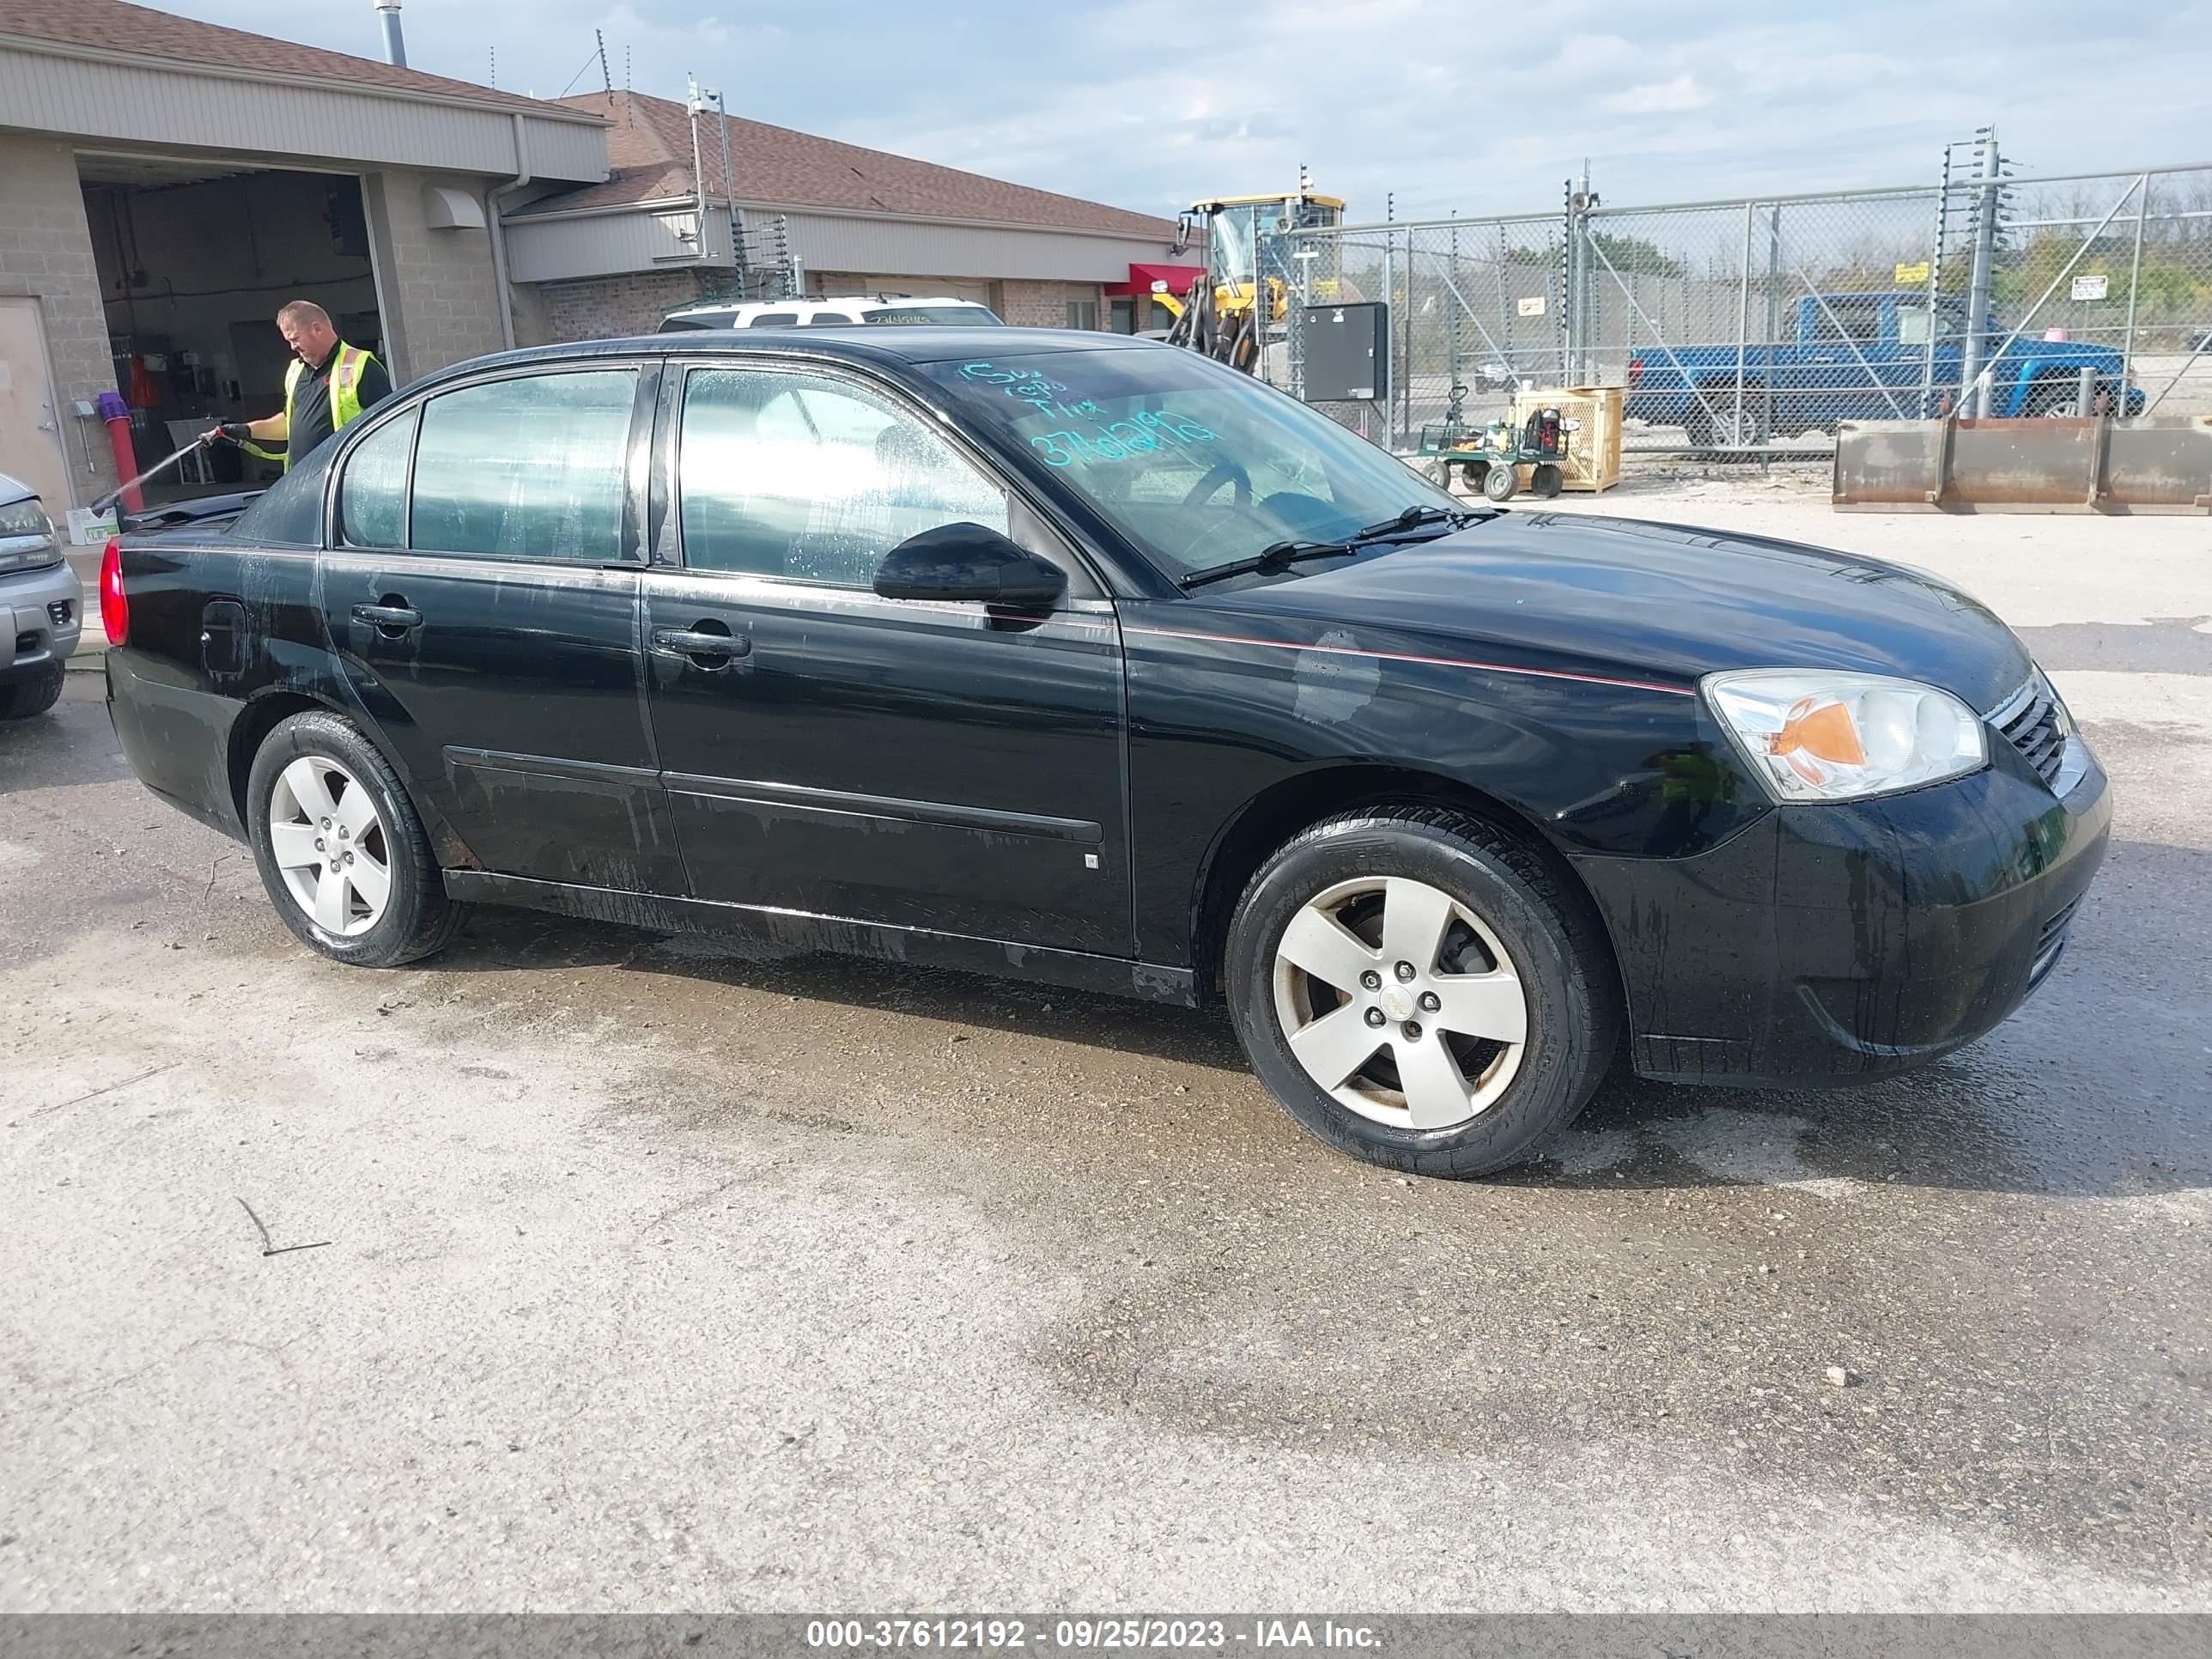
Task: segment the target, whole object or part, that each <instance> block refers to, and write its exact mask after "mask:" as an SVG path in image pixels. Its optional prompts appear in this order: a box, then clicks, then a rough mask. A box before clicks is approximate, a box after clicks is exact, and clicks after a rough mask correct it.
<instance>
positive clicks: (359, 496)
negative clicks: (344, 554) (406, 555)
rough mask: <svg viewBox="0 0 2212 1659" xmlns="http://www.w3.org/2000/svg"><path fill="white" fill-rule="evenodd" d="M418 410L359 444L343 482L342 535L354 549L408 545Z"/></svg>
mask: <svg viewBox="0 0 2212 1659" xmlns="http://www.w3.org/2000/svg"><path fill="white" fill-rule="evenodd" d="M415 422H416V411H414V410H409V411H408V412H407V413H406V414H404V415H403V416H400V417H399V418H398V420H396V421H391V422H386V424H385V425H383V426H382V427H380V428H378V429H377V430H376V431H374V432H373V433H371V434H370V435H368V437H366V438H364V439H362V441H361V442H360V443H359V444H357V445H356V446H355V447H354V452H353V453H352V454H351V455H350V456H349V457H348V458H347V460H346V468H345V473H344V476H343V477H341V478H340V479H339V480H338V539H339V540H340V541H341V542H343V543H344V544H346V545H347V546H349V547H404V546H406V545H407V463H408V461H409V460H410V459H411V458H412V457H413V455H414V453H415Z"/></svg>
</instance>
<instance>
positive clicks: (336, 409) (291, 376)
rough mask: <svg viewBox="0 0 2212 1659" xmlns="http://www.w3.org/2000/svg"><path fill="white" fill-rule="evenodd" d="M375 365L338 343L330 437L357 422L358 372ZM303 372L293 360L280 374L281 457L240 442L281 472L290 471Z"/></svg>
mask: <svg viewBox="0 0 2212 1659" xmlns="http://www.w3.org/2000/svg"><path fill="white" fill-rule="evenodd" d="M375 361H376V360H375V359H374V357H373V356H370V355H369V354H368V352H366V351H363V350H362V349H361V348H360V347H359V346H349V345H348V344H347V343H345V342H344V341H343V340H341V341H339V342H338V349H337V360H336V362H333V363H332V364H331V431H332V432H333V433H339V432H343V431H344V430H345V429H346V424H347V422H349V421H356V420H358V419H360V418H361V371H362V368H363V367H364V366H365V365H367V364H368V363H372V362H375ZM306 373H307V364H305V363H303V362H301V361H300V360H299V359H298V358H297V357H295V358H294V359H293V360H292V367H291V368H289V369H287V370H285V371H284V430H285V434H286V436H285V440H284V453H283V454H282V455H275V454H271V453H270V452H269V451H268V450H265V449H264V448H262V447H260V446H259V445H258V444H256V443H254V442H252V441H251V440H247V441H243V442H241V443H240V445H239V447H240V448H241V449H243V450H245V451H246V453H248V454H250V455H258V456H259V457H260V458H261V459H263V460H264V461H281V462H282V463H283V465H284V469H285V471H290V470H291V467H292V440H291V437H290V433H291V430H292V399H293V398H294V396H295V394H296V393H297V392H298V391H299V389H300V377H301V375H303V374H306Z"/></svg>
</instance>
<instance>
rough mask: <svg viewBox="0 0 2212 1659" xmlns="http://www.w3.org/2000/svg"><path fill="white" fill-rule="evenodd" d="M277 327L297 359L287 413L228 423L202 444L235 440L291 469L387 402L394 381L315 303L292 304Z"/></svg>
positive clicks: (288, 382) (287, 384)
mask: <svg viewBox="0 0 2212 1659" xmlns="http://www.w3.org/2000/svg"><path fill="white" fill-rule="evenodd" d="M276 326H277V328H278V330H279V331H281V332H282V333H283V336H284V343H285V344H286V345H288V346H289V347H290V348H291V349H292V356H293V358H294V362H293V364H292V367H291V368H290V369H289V370H288V371H287V372H286V374H285V376H284V410H283V413H282V414H279V415H267V416H263V417H262V418H261V419H260V420H258V421H226V422H224V423H223V424H222V425H221V426H218V427H210V428H209V429H208V430H207V431H205V432H203V433H202V434H200V441H201V442H202V443H204V444H211V443H213V442H214V441H216V439H217V438H228V439H231V440H233V441H235V442H236V443H237V444H238V446H239V447H240V448H241V449H244V450H245V451H246V453H248V454H252V455H258V456H260V457H261V458H262V459H264V460H267V461H282V462H283V464H284V467H285V470H286V471H290V470H291V468H292V466H293V465H295V463H297V462H300V461H303V460H305V459H307V456H308V454H309V453H311V452H312V451H313V449H314V447H315V446H316V445H317V444H319V443H320V442H322V441H323V440H324V439H325V438H328V437H331V436H332V435H335V434H337V433H338V432H342V431H343V430H344V429H345V428H346V427H348V426H349V425H350V424H351V423H352V422H355V421H356V420H358V419H360V418H361V416H362V411H363V410H369V409H374V407H375V406H376V405H377V404H380V403H382V402H383V401H384V400H385V399H386V398H389V397H390V396H391V395H392V377H391V376H390V375H389V374H386V373H385V372H384V365H383V364H382V363H380V362H377V361H376V359H375V358H374V357H372V356H369V354H368V352H366V351H363V350H362V349H361V348H360V347H359V346H349V345H348V344H347V343H345V342H344V341H343V340H341V339H339V338H338V331H337V329H335V328H333V327H332V326H331V313H329V312H327V311H325V310H324V309H323V308H322V307H320V306H319V305H317V304H316V303H315V302H314V301H313V300H295V301H292V303H291V304H289V305H288V306H286V307H284V308H283V310H282V311H280V312H278V313H276ZM264 442H265V443H281V444H283V446H284V447H283V452H282V453H278V452H276V451H273V450H267V449H264V448H262V447H261V445H262V444H263V443H264Z"/></svg>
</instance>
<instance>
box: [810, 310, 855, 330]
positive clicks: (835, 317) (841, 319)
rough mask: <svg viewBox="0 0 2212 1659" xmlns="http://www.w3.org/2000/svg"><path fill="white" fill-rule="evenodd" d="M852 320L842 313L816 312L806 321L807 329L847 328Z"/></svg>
mask: <svg viewBox="0 0 2212 1659" xmlns="http://www.w3.org/2000/svg"><path fill="white" fill-rule="evenodd" d="M852 324H853V319H851V318H850V317H848V316H847V315H846V314H845V313H843V312H842V311H817V312H816V313H814V314H813V315H812V316H811V317H809V318H808V319H806V325H807V327H809V328H849V327H851V326H852Z"/></svg>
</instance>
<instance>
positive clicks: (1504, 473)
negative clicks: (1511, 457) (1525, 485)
mask: <svg viewBox="0 0 2212 1659" xmlns="http://www.w3.org/2000/svg"><path fill="white" fill-rule="evenodd" d="M1520 483H1521V481H1520V479H1519V478H1518V477H1516V476H1515V472H1514V469H1513V466H1512V465H1511V464H1510V462H1506V461H1492V463H1491V464H1490V467H1489V470H1488V471H1486V472H1484V474H1483V475H1482V493H1483V495H1485V496H1486V497H1487V498H1488V499H1490V500H1491V501H1511V500H1512V499H1513V492H1514V490H1515V489H1518V488H1519V487H1520Z"/></svg>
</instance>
